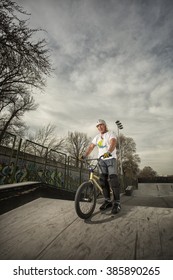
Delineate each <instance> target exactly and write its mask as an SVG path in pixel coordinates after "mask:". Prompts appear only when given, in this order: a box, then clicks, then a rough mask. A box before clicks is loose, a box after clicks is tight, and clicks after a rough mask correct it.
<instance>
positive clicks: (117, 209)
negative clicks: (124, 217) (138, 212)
mask: <svg viewBox="0 0 173 280" xmlns="http://www.w3.org/2000/svg"><path fill="white" fill-rule="evenodd" d="M120 210H121V205H120V203H115V204H114V205H113V207H112V211H111V214H118V213H119V212H120Z"/></svg>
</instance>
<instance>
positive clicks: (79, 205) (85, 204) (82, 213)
mask: <svg viewBox="0 0 173 280" xmlns="http://www.w3.org/2000/svg"><path fill="white" fill-rule="evenodd" d="M95 206H96V189H95V187H94V185H93V183H92V182H90V181H88V182H84V183H82V184H81V185H80V186H79V188H78V189H77V191H76V195H75V209H76V213H77V215H78V216H79V217H80V218H81V219H88V218H89V217H90V216H91V215H92V213H93V212H94V209H95Z"/></svg>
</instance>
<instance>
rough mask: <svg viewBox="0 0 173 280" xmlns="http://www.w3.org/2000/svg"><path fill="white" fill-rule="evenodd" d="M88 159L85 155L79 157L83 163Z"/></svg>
mask: <svg viewBox="0 0 173 280" xmlns="http://www.w3.org/2000/svg"><path fill="white" fill-rule="evenodd" d="M86 158H87V157H86V156H85V155H80V156H79V160H81V161H84V160H86Z"/></svg>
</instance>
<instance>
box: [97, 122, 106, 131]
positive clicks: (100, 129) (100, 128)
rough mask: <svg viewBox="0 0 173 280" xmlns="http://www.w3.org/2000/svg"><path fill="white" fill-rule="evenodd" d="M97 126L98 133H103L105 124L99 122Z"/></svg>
mask: <svg viewBox="0 0 173 280" xmlns="http://www.w3.org/2000/svg"><path fill="white" fill-rule="evenodd" d="M97 128H98V131H99V132H100V133H102V134H103V133H105V132H106V125H105V124H103V123H102V124H99V125H98V126H97Z"/></svg>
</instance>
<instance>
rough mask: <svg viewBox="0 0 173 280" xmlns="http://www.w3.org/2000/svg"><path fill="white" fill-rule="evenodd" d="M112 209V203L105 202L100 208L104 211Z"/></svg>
mask: <svg viewBox="0 0 173 280" xmlns="http://www.w3.org/2000/svg"><path fill="white" fill-rule="evenodd" d="M110 207H112V202H111V201H108V200H105V202H104V203H103V204H102V205H101V206H100V210H106V209H107V208H110Z"/></svg>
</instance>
